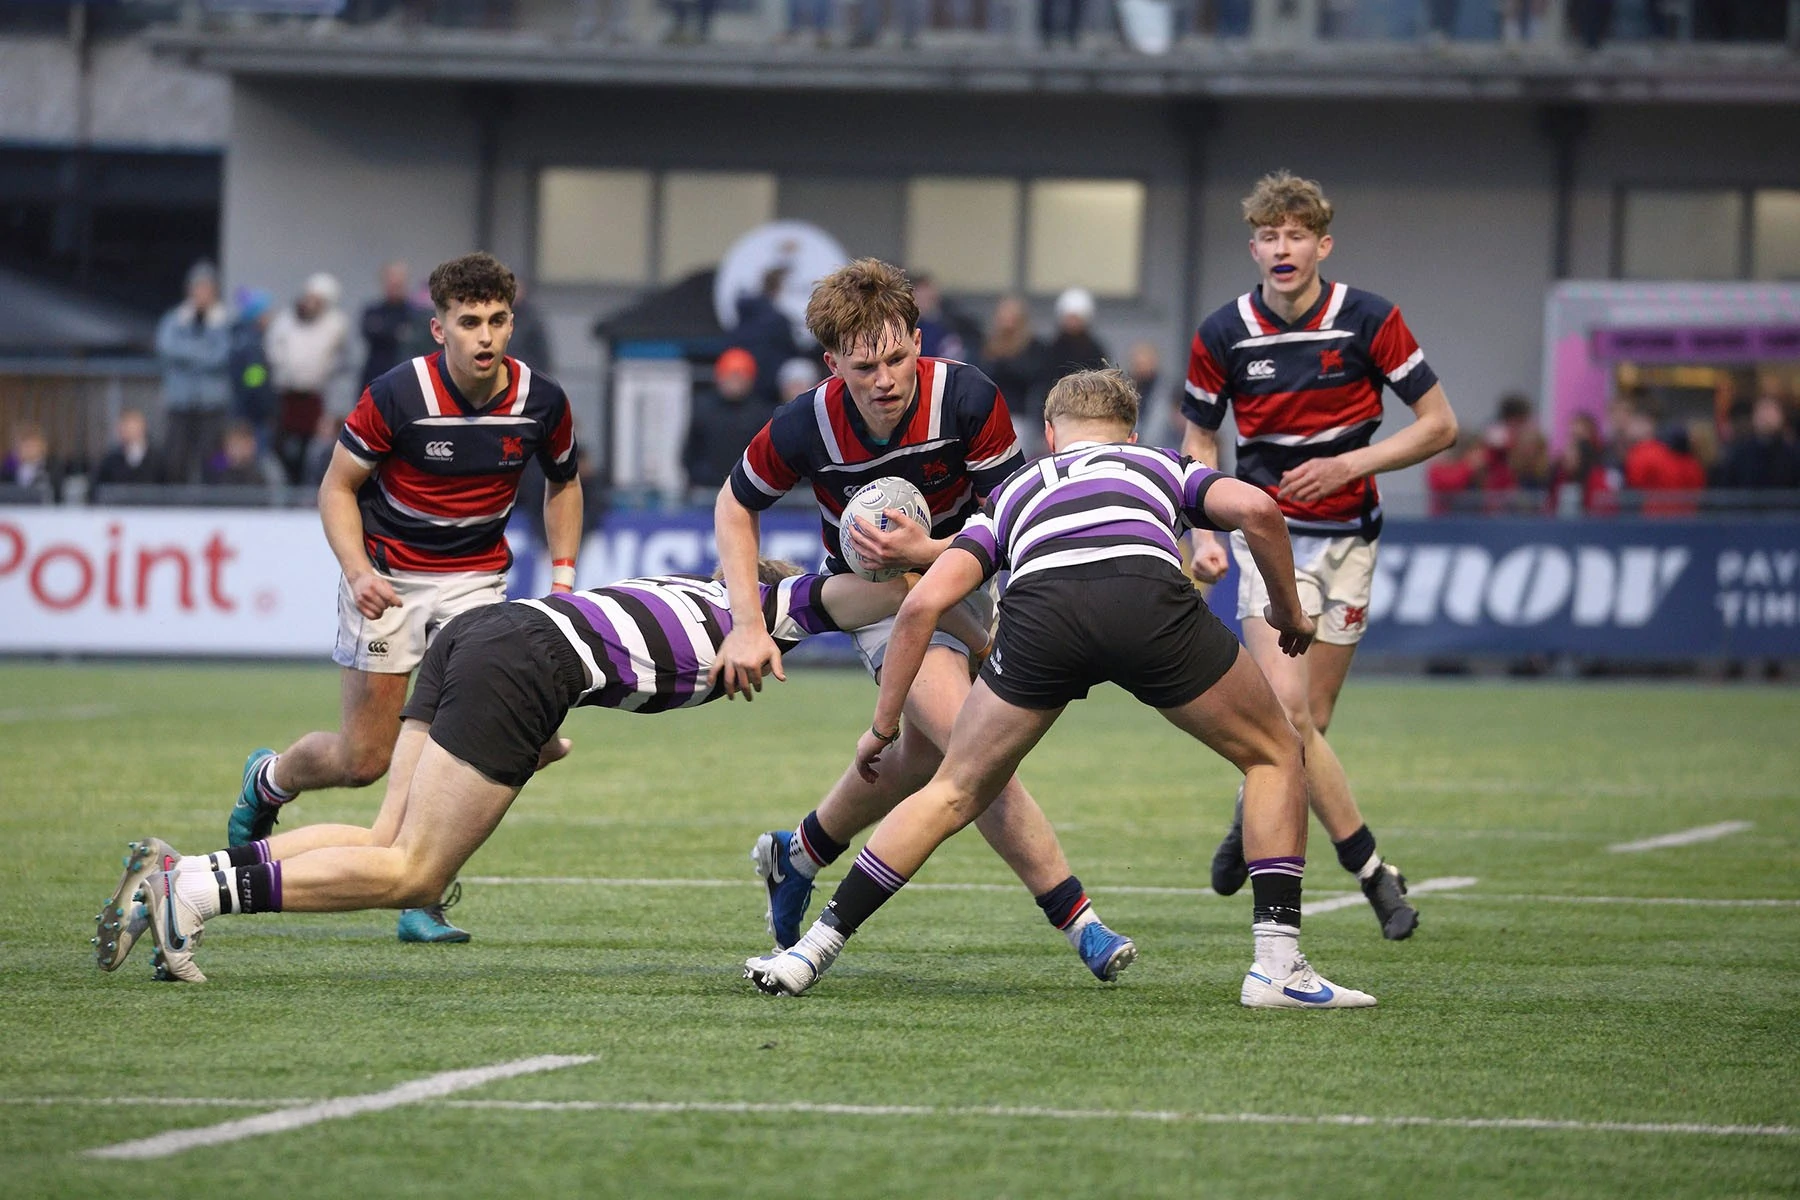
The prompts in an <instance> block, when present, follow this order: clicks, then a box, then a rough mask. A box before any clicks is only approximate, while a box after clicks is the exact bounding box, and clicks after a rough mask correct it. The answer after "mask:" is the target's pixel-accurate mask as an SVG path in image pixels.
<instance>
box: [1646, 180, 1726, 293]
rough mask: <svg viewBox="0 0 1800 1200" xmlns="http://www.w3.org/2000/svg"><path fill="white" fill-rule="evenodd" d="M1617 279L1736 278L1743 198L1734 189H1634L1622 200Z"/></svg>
mask: <svg viewBox="0 0 1800 1200" xmlns="http://www.w3.org/2000/svg"><path fill="white" fill-rule="evenodd" d="M1620 207H1621V213H1620V231H1619V263H1618V266H1619V272H1618V273H1619V275H1620V276H1621V277H1622V278H1625V279H1738V278H1741V277H1742V275H1743V234H1744V196H1743V193H1742V192H1741V191H1739V190H1737V189H1735V188H1719V189H1700V188H1692V189H1680V190H1677V189H1663V188H1634V189H1630V190H1627V191H1626V192H1625V193H1624V194H1623V196H1622V203H1621V206H1620Z"/></svg>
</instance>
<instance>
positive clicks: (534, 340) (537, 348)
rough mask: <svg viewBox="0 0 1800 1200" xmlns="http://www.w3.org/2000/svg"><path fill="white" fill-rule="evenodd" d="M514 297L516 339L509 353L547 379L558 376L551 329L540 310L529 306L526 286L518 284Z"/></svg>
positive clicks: (509, 348) (514, 337) (535, 306)
mask: <svg viewBox="0 0 1800 1200" xmlns="http://www.w3.org/2000/svg"><path fill="white" fill-rule="evenodd" d="M515 286H516V287H517V289H518V290H517V291H516V292H515V293H514V294H513V335H512V340H511V341H510V342H508V343H507V344H506V352H507V353H508V354H510V355H512V356H513V357H514V358H516V359H518V360H519V361H520V362H522V363H524V364H525V365H526V366H528V367H530V368H531V369H532V370H533V371H537V372H540V373H542V374H545V375H552V376H554V375H555V374H556V361H555V360H554V359H553V358H551V356H550V329H549V326H547V325H546V324H545V323H544V314H543V313H541V312H539V311H538V306H537V305H535V304H530V303H527V302H526V299H525V283H524V281H523V280H520V281H517V282H516V284H515Z"/></svg>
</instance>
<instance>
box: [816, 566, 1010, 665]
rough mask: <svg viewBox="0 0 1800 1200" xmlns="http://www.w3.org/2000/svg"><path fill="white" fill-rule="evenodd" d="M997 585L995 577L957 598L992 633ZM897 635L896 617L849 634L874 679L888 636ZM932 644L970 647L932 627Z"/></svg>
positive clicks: (963, 651)
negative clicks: (895, 627) (895, 628)
mask: <svg viewBox="0 0 1800 1200" xmlns="http://www.w3.org/2000/svg"><path fill="white" fill-rule="evenodd" d="M997 591H998V589H997V588H996V586H995V581H994V580H992V579H990V580H988V581H987V583H985V584H983V585H982V586H981V587H978V588H976V589H975V590H974V591H972V592H970V593H969V594H968V595H967V596H964V597H963V598H962V599H961V600H959V601H957V607H958V608H960V609H962V610H963V611H964V612H966V613H967V614H968V615H969V616H971V617H973V618H974V619H975V620H976V621H977V622H979V623H980V624H981V625H983V626H984V627H986V628H987V629H988V630H989V632H990V633H991V632H992V630H993V628H994V604H995V601H994V597H995V595H996V594H997ZM893 636H894V618H892V617H889V618H887V619H886V620H884V621H877V622H875V624H873V625H865V626H863V627H862V628H861V629H858V630H855V631H854V632H852V633H851V635H850V640H851V641H853V642H855V643H856V652H857V653H858V654H859V655H861V656H862V661H863V667H864V668H865V669H866V670H867V671H868V672H869V677H870V678H872V679H879V678H881V664H882V662H883V661H884V660H885V659H886V658H887V648H888V639H889V638H891V637H893ZM931 644H932V645H933V646H948V647H950V649H952V650H954V651H956V652H957V653H958V654H967V653H969V647H967V646H965V645H963V644H962V639H961V638H955V637H951V636H950V635H949V634H947V633H945V632H944V631H943V630H941V629H936V630H933V631H932V634H931Z"/></svg>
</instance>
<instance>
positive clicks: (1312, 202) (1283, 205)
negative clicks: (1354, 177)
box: [1244, 171, 1332, 237]
mask: <svg viewBox="0 0 1800 1200" xmlns="http://www.w3.org/2000/svg"><path fill="white" fill-rule="evenodd" d="M1331 213H1332V209H1331V201H1329V200H1327V199H1326V198H1325V192H1324V189H1322V188H1320V187H1319V185H1318V182H1317V181H1315V180H1312V179H1302V178H1300V177H1299V176H1298V175H1295V174H1294V173H1293V172H1291V171H1275V172H1273V173H1271V174H1268V175H1264V176H1263V177H1262V178H1261V179H1259V180H1257V181H1256V187H1255V188H1253V189H1251V192H1250V194H1249V195H1248V196H1245V197H1244V220H1245V222H1246V223H1248V224H1249V226H1250V227H1251V228H1252V229H1267V228H1270V227H1272V226H1277V225H1285V224H1287V223H1288V222H1289V221H1293V222H1295V223H1296V224H1298V225H1300V226H1301V227H1302V228H1303V229H1310V230H1311V231H1312V232H1313V233H1316V234H1318V235H1319V236H1320V237H1324V236H1325V234H1326V232H1327V231H1328V230H1330V228H1331Z"/></svg>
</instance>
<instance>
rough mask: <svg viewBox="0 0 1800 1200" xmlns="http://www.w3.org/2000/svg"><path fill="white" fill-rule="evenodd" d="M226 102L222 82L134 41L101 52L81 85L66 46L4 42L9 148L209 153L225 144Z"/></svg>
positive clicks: (2, 86) (0, 88)
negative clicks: (80, 146) (45, 145)
mask: <svg viewBox="0 0 1800 1200" xmlns="http://www.w3.org/2000/svg"><path fill="white" fill-rule="evenodd" d="M229 94H230V85H229V84H228V83H227V82H226V80H225V79H224V78H222V77H221V76H218V75H214V74H211V73H209V72H206V71H196V70H192V69H190V68H188V67H183V66H180V65H178V64H176V63H173V62H171V61H169V60H167V59H162V58H157V57H155V56H154V55H152V54H151V53H150V51H149V50H148V49H146V48H145V47H144V45H143V44H142V43H141V42H138V41H135V40H124V41H103V42H100V43H98V44H96V45H95V46H94V48H93V55H92V60H91V63H90V65H89V69H88V72H87V75H86V77H85V78H84V77H83V75H82V73H81V69H80V65H79V63H78V62H77V60H76V56H75V51H74V47H73V45H72V44H71V43H70V42H69V40H68V39H67V38H54V37H22V36H16V37H0V139H4V140H16V141H26V142H51V143H72V142H81V141H91V142H98V143H101V144H112V145H126V146H134V147H143V148H146V149H168V148H176V147H179V148H181V149H211V148H215V147H218V146H222V145H224V143H225V138H226V133H227V129H228V126H229V123H230V112H231V109H230V103H229ZM84 123H85V128H84V127H83V126H84Z"/></svg>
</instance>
